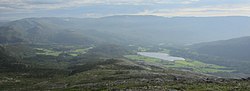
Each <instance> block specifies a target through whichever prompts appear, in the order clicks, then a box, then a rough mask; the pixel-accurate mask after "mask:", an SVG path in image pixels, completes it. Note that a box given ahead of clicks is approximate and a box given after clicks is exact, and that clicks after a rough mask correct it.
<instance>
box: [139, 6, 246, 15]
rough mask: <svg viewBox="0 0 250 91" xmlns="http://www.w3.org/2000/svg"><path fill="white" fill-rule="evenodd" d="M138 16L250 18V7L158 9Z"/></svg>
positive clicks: (140, 13) (146, 11)
mask: <svg viewBox="0 0 250 91" xmlns="http://www.w3.org/2000/svg"><path fill="white" fill-rule="evenodd" d="M137 15H157V16H166V17H173V16H201V17H207V16H250V5H249V4H239V5H212V6H202V7H191V8H176V9H156V10H145V11H143V12H139V13H137Z"/></svg>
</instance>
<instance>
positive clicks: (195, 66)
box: [124, 55, 234, 73]
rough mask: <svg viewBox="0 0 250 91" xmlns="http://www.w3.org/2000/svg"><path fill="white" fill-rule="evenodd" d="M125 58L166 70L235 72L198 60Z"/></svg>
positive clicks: (134, 56)
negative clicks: (153, 64)
mask: <svg viewBox="0 0 250 91" xmlns="http://www.w3.org/2000/svg"><path fill="white" fill-rule="evenodd" d="M124 57H126V58H128V59H130V60H134V61H145V62H149V63H155V64H161V65H162V66H163V67H166V68H176V69H186V70H191V71H194V72H201V73H216V72H233V71H234V70H228V69H227V68H226V67H224V66H219V65H214V64H207V63H203V62H200V61H196V60H191V59H187V60H177V61H173V62H172V61H166V60H161V59H157V58H151V57H145V56H140V55H125V56H124Z"/></svg>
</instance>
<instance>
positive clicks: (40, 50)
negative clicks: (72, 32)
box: [34, 47, 93, 56]
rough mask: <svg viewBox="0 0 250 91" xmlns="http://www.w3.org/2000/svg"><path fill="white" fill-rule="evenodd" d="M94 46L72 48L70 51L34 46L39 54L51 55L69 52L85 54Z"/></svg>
mask: <svg viewBox="0 0 250 91" xmlns="http://www.w3.org/2000/svg"><path fill="white" fill-rule="evenodd" d="M92 48H93V47H89V48H72V49H70V50H68V51H55V50H52V49H46V48H34V49H35V50H36V54H37V55H49V56H59V55H60V54H61V53H67V54H69V55H71V56H78V55H80V54H85V53H87V52H88V50H89V49H92Z"/></svg>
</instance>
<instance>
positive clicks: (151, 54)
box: [137, 52, 185, 61]
mask: <svg viewBox="0 0 250 91" xmlns="http://www.w3.org/2000/svg"><path fill="white" fill-rule="evenodd" d="M137 54H139V55H142V56H147V57H152V58H158V59H162V60H167V61H175V60H185V59H184V58H181V57H173V56H170V55H169V54H167V53H157V52H138V53H137Z"/></svg>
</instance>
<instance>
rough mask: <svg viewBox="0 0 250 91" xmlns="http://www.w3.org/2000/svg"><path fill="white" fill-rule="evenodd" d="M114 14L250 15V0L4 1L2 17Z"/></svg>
mask: <svg viewBox="0 0 250 91" xmlns="http://www.w3.org/2000/svg"><path fill="white" fill-rule="evenodd" d="M110 15H158V16H166V17H173V16H250V0H0V20H8V19H20V18H26V17H102V16H110Z"/></svg>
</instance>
